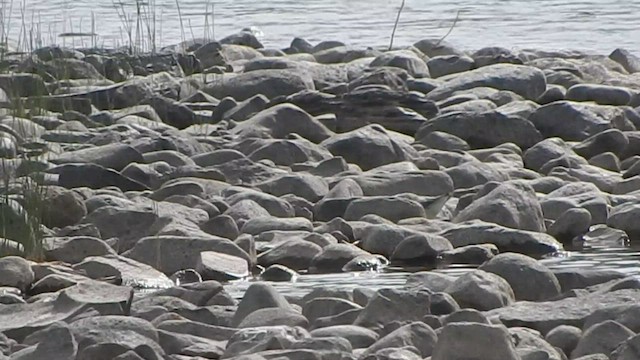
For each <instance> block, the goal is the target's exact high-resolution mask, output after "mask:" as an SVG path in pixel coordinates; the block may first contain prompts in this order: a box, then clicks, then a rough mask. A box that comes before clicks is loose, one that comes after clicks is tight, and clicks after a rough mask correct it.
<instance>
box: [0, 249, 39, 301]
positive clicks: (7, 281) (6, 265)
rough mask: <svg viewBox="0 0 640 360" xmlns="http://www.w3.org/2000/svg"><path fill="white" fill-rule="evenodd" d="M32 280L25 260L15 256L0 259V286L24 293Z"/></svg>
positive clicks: (32, 277) (32, 276)
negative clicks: (16, 289)
mask: <svg viewBox="0 0 640 360" xmlns="http://www.w3.org/2000/svg"><path fill="white" fill-rule="evenodd" d="M34 278H35V275H34V273H33V270H31V265H30V264H29V262H28V261H27V260H25V259H23V258H21V257H17V256H7V257H4V258H0V286H8V287H14V288H18V289H20V290H21V291H22V292H25V291H26V290H27V289H28V288H29V287H30V286H31V283H32V282H33V280H34Z"/></svg>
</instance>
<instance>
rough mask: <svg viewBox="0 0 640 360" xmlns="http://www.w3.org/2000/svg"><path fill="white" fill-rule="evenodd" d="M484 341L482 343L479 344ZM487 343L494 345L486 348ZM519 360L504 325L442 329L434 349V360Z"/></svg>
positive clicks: (447, 327)
mask: <svg viewBox="0 0 640 360" xmlns="http://www.w3.org/2000/svg"><path fill="white" fill-rule="evenodd" d="M480 339H483V340H482V342H481V343H478V342H479V341H481V340H480ZM485 341H487V342H488V343H490V344H491V346H484V345H483V344H484V343H485ZM467 358H468V359H473V358H480V359H486V360H498V359H500V360H507V359H509V360H516V359H519V358H520V357H519V356H518V354H517V352H516V349H515V345H514V343H513V340H512V338H511V335H510V334H509V332H508V330H507V328H506V327H504V326H499V325H485V324H478V323H453V324H449V325H446V326H444V327H443V328H442V331H441V332H440V334H439V336H438V342H437V343H436V346H435V348H434V350H433V355H432V359H433V360H445V359H446V360H450V359H467Z"/></svg>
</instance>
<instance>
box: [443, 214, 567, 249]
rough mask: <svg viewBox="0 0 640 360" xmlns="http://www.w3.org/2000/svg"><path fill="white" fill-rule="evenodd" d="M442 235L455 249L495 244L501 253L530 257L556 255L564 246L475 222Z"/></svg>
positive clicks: (540, 235)
mask: <svg viewBox="0 0 640 360" xmlns="http://www.w3.org/2000/svg"><path fill="white" fill-rule="evenodd" d="M440 235H441V236H443V237H445V238H447V239H448V240H449V241H450V242H451V245H453V247H454V248H458V247H461V246H467V245H479V244H494V245H495V246H497V247H498V249H499V250H500V252H516V253H521V254H525V255H530V256H536V255H540V254H548V253H554V252H556V251H558V250H560V249H562V245H561V244H560V243H559V242H558V241H557V240H556V239H554V238H553V237H552V236H550V235H547V234H543V233H538V232H533V231H523V230H515V229H510V228H507V227H503V226H500V225H497V224H493V223H488V222H483V221H478V220H473V221H468V222H464V223H459V224H457V225H456V226H455V227H452V228H449V229H445V230H443V231H442V232H440Z"/></svg>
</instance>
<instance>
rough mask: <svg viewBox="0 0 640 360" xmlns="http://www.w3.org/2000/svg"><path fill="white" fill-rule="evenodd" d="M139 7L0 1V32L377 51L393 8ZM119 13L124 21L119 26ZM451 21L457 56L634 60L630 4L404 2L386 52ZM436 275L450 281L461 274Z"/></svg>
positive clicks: (637, 40)
mask: <svg viewBox="0 0 640 360" xmlns="http://www.w3.org/2000/svg"><path fill="white" fill-rule="evenodd" d="M147 1H149V4H150V6H149V7H144V6H143V7H142V8H141V9H140V12H139V13H138V11H137V8H136V6H135V1H132V0H127V1H125V2H124V3H119V4H116V3H115V2H114V1H112V0H76V1H69V0H25V2H22V3H21V2H20V0H13V2H11V0H3V2H2V4H3V5H2V6H3V11H2V13H4V14H5V16H4V17H3V19H4V26H3V27H4V28H5V29H9V37H10V38H11V39H12V40H13V41H14V43H15V44H16V46H17V45H18V44H22V46H23V48H24V44H26V43H28V42H30V41H25V40H24V39H25V36H24V34H28V35H29V36H27V37H26V39H36V40H37V39H38V38H39V39H40V41H41V42H42V43H43V44H52V43H56V44H61V45H68V46H89V45H91V41H90V38H82V37H60V36H59V35H60V34H62V33H70V32H76V33H82V32H95V33H96V34H97V35H98V36H97V38H96V44H97V45H101V46H107V47H113V46H121V45H125V44H127V43H128V37H127V35H126V33H127V31H126V28H127V27H130V28H131V29H132V30H131V32H132V37H133V39H134V41H136V40H135V39H136V36H135V34H136V33H139V34H140V37H139V38H140V40H137V43H138V44H142V45H141V46H143V47H148V46H149V42H148V41H147V40H145V39H148V38H149V36H148V33H149V32H151V33H153V34H156V35H155V39H156V40H155V41H156V43H157V44H158V45H170V44H174V43H177V42H179V41H181V40H182V39H183V38H187V39H188V38H192V37H208V38H221V37H222V36H225V35H228V34H230V33H233V32H236V31H238V30H240V29H242V28H246V27H255V28H256V29H257V30H258V31H259V32H260V33H261V40H262V42H263V43H264V44H265V45H266V46H268V47H278V48H284V47H287V46H288V45H289V43H290V42H291V39H293V37H296V36H298V37H303V38H305V39H307V40H309V41H311V42H312V43H315V42H319V41H322V40H340V41H343V42H345V43H347V44H350V45H353V46H356V47H366V46H383V45H386V44H388V43H389V37H390V33H391V30H392V28H393V23H394V21H395V17H396V14H397V10H398V8H399V5H400V3H401V1H400V0H397V1H396V0H271V1H269V0H266V1H265V0H262V1H256V0H216V1H207V0H179V3H176V1H175V0H147ZM11 4H13V5H12V6H11ZM23 5H24V8H23V9H24V11H23V10H22V9H21V7H22V6H23ZM178 7H179V10H178ZM123 13H126V17H127V18H128V19H129V22H127V21H124V22H123ZM207 13H208V14H207ZM178 14H181V16H179V15H178ZM457 14H458V15H459V19H458V21H457V23H456V26H455V28H454V29H453V31H452V33H451V34H450V36H449V37H448V38H447V40H448V41H449V42H451V43H452V44H454V45H455V46H458V47H460V48H464V49H478V48H481V47H484V46H503V47H507V48H512V49H523V48H539V49H545V50H560V49H572V50H584V51H589V52H597V53H601V54H608V53H610V52H611V51H612V50H614V49H615V48H617V47H624V48H627V49H629V50H631V51H632V52H635V53H636V54H638V53H640V1H639V0H626V1H614V0H562V1H558V0H535V1H531V0H449V1H441V0H437V1H436V0H406V6H405V8H404V11H403V13H402V15H401V18H400V23H399V26H398V30H397V33H396V40H395V43H396V45H408V44H412V43H413V42H415V41H417V40H420V39H423V38H440V37H442V36H443V35H444V34H446V33H447V31H448V29H449V27H450V26H451V24H452V23H453V21H454V19H455V18H456V15H457ZM154 15H155V20H152V19H153V17H154ZM9 19H11V20H10V22H9ZM92 19H93V20H92ZM136 19H141V21H140V22H137V21H136ZM92 22H93V24H92ZM125 23H126V24H128V25H126V26H125V25H124V24H125ZM21 24H23V25H21ZM136 28H137V29H138V30H136ZM149 30H151V31H149ZM21 39H22V40H21ZM34 41H35V40H34ZM543 261H544V262H545V263H546V264H547V265H548V266H549V267H551V268H568V267H577V268H601V269H617V270H620V271H624V272H626V273H629V274H638V275H640V251H638V250H637V249H633V248H629V247H620V246H601V247H592V248H589V249H585V250H581V251H575V252H567V253H564V254H563V256H560V257H554V258H549V259H545V260H543ZM437 271H443V272H447V273H452V274H454V275H455V274H460V273H461V272H464V271H468V268H451V269H443V270H437ZM408 274H409V273H407V272H405V271H402V270H398V269H390V270H389V271H386V272H382V273H361V274H333V275H303V276H301V277H300V278H299V279H298V280H297V282H296V283H294V284H291V283H285V284H282V283H280V284H275V286H276V287H277V288H279V289H280V290H281V291H283V292H284V293H286V294H292V295H300V294H304V293H306V292H307V291H309V289H310V288H311V287H313V286H317V285H318V284H323V285H329V286H335V287H342V288H353V287H356V286H366V287H370V288H380V287H396V286H402V285H403V284H404V282H405V280H406V278H407V276H408ZM248 285H249V282H238V283H234V284H232V285H231V286H230V287H229V290H230V291H231V292H232V293H234V294H236V295H238V294H241V293H242V292H243V290H244V289H246V287H247V286H248Z"/></svg>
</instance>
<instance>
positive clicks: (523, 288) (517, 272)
mask: <svg viewBox="0 0 640 360" xmlns="http://www.w3.org/2000/svg"><path fill="white" fill-rule="evenodd" d="M479 269H480V270H484V271H487V272H491V273H494V274H496V275H498V276H500V277H502V278H504V279H505V280H507V282H508V283H509V285H510V286H511V288H512V289H513V293H514V295H515V298H516V300H518V301H520V300H526V301H545V300H550V299H554V298H556V297H557V296H559V295H560V283H559V282H558V279H557V278H556V277H555V275H554V274H553V273H552V272H551V271H550V270H549V269H548V268H547V267H546V266H544V265H541V264H540V263H538V261H536V260H535V259H533V258H530V257H528V256H525V255H521V254H514V253H505V254H500V255H497V256H496V257H494V258H492V259H491V260H489V261H487V262H486V263H484V264H482V265H481V266H480V267H479Z"/></svg>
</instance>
